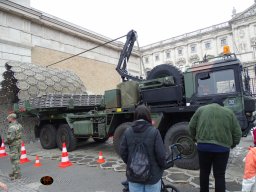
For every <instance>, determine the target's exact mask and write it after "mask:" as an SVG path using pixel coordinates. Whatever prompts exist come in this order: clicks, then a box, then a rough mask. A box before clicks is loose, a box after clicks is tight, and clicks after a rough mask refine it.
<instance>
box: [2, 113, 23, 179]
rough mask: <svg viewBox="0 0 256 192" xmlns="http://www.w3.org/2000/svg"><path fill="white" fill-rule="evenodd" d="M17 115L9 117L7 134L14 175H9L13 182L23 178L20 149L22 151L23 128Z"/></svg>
mask: <svg viewBox="0 0 256 192" xmlns="http://www.w3.org/2000/svg"><path fill="white" fill-rule="evenodd" d="M16 119H17V116H16V114H14V113H12V114H10V115H8V117H7V120H8V122H9V128H8V132H7V142H6V144H8V145H9V148H10V159H11V164H12V173H11V174H9V176H10V177H11V179H12V180H14V179H19V178H21V172H20V165H19V159H20V149H21V129H22V126H21V125H20V124H19V123H18V122H17V120H16Z"/></svg>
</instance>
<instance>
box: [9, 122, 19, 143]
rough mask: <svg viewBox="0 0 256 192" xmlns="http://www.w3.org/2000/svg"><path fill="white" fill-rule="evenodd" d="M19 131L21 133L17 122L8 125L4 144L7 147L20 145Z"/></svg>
mask: <svg viewBox="0 0 256 192" xmlns="http://www.w3.org/2000/svg"><path fill="white" fill-rule="evenodd" d="M21 131H22V126H21V124H19V123H17V122H14V123H10V124H9V128H8V131H7V141H6V144H8V145H9V146H18V145H20V142H21ZM19 147H20V146H19Z"/></svg>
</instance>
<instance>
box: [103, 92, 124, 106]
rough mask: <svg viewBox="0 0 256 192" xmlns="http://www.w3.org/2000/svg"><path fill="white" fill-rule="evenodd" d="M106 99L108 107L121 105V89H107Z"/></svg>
mask: <svg viewBox="0 0 256 192" xmlns="http://www.w3.org/2000/svg"><path fill="white" fill-rule="evenodd" d="M104 101H105V105H106V108H107V109H111V108H120V107H121V91H120V89H112V90H108V91H105V94H104Z"/></svg>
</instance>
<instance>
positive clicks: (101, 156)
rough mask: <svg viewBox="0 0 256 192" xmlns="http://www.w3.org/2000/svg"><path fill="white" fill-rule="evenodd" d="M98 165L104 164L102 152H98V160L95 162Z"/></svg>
mask: <svg viewBox="0 0 256 192" xmlns="http://www.w3.org/2000/svg"><path fill="white" fill-rule="evenodd" d="M97 162H98V163H100V164H101V163H105V159H104V158H103V154H102V151H100V152H99V159H98V161H97Z"/></svg>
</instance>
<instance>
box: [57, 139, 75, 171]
mask: <svg viewBox="0 0 256 192" xmlns="http://www.w3.org/2000/svg"><path fill="white" fill-rule="evenodd" d="M71 165H72V163H71V162H70V161H69V158H68V152H67V147H66V144H65V143H63V144H62V156H61V162H60V164H59V167H61V168H65V167H68V166H71Z"/></svg>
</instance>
